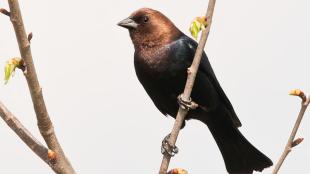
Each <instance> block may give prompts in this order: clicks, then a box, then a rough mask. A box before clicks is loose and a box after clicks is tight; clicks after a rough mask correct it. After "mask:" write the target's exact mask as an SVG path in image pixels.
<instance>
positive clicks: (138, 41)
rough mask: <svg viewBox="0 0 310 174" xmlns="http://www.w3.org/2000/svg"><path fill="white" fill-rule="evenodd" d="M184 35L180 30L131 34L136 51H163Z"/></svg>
mask: <svg viewBox="0 0 310 174" xmlns="http://www.w3.org/2000/svg"><path fill="white" fill-rule="evenodd" d="M182 34H183V33H182V32H180V31H179V30H177V29H176V30H175V32H164V31H161V32H157V33H150V34H146V35H141V34H135V33H131V34H130V35H131V39H132V42H133V44H134V47H135V50H136V51H148V50H156V49H161V48H162V47H164V46H165V45H168V44H170V43H171V42H173V41H174V40H177V38H179V37H180V36H181V35H182Z"/></svg>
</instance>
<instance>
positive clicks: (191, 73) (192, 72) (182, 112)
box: [159, 0, 216, 174]
mask: <svg viewBox="0 0 310 174" xmlns="http://www.w3.org/2000/svg"><path fill="white" fill-rule="evenodd" d="M215 2H216V0H209V5H208V10H207V14H206V17H207V20H208V26H207V28H206V29H204V30H203V31H202V34H201V38H200V41H199V44H198V47H197V50H196V53H195V57H194V59H193V62H192V65H191V66H190V67H189V69H188V76H187V80H186V85H185V89H184V92H183V95H182V99H183V100H185V101H189V99H190V96H191V92H192V89H193V85H194V81H195V78H196V74H197V70H198V67H199V64H200V60H201V56H202V53H203V50H204V47H205V44H206V41H207V39H208V36H209V32H210V27H211V23H212V17H213V12H214V6H215ZM187 112H188V111H187V110H186V109H183V108H182V107H179V110H178V113H177V116H176V120H175V122H174V125H173V129H172V132H171V134H170V138H169V144H170V145H171V146H172V147H173V146H174V145H175V143H176V140H177V137H178V135H179V132H180V129H181V126H182V124H183V122H184V118H185V116H186V115H187ZM170 159H171V156H170V155H169V154H167V153H166V154H164V156H163V159H162V163H161V166H160V170H159V174H166V173H167V170H168V166H169V162H170Z"/></svg>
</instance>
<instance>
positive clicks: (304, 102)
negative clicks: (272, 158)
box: [272, 90, 310, 174]
mask: <svg viewBox="0 0 310 174" xmlns="http://www.w3.org/2000/svg"><path fill="white" fill-rule="evenodd" d="M290 94H291V95H296V96H299V97H300V98H301V99H302V102H301V108H300V111H299V114H298V117H297V120H296V122H295V125H294V128H293V130H292V132H291V135H290V137H289V138H288V141H287V143H286V146H285V149H284V151H283V153H282V155H281V157H280V159H279V161H278V162H277V164H276V166H275V168H274V169H273V171H272V174H277V173H278V171H279V169H280V167H281V166H282V164H283V162H284V160H285V158H286V157H287V155H288V154H289V153H290V152H291V151H292V148H293V147H295V146H297V145H298V144H300V143H301V142H302V141H303V138H297V139H296V140H294V139H295V136H296V133H297V130H298V128H299V126H300V123H301V120H302V118H303V116H304V114H305V112H306V109H307V107H308V105H309V103H310V96H309V97H308V98H307V97H306V95H305V94H304V93H303V92H302V91H300V90H294V91H292V92H291V93H290Z"/></svg>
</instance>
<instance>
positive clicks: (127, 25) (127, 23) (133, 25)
mask: <svg viewBox="0 0 310 174" xmlns="http://www.w3.org/2000/svg"><path fill="white" fill-rule="evenodd" d="M117 25H118V26H121V27H124V28H127V29H135V28H137V27H138V24H137V23H136V22H135V21H134V20H132V19H130V18H126V19H124V20H122V21H120V22H119V23H117Z"/></svg>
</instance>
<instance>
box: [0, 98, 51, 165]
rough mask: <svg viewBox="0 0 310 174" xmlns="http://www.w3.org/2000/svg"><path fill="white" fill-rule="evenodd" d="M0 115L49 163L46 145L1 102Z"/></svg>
mask: <svg viewBox="0 0 310 174" xmlns="http://www.w3.org/2000/svg"><path fill="white" fill-rule="evenodd" d="M0 117H1V118H2V119H3V120H4V121H5V122H6V124H7V125H8V126H9V127H10V128H11V129H12V130H13V131H14V132H15V133H16V134H17V135H18V136H19V138H20V139H22V140H23V142H24V143H25V144H26V145H27V146H28V147H29V148H30V149H31V150H32V151H33V152H34V153H35V154H37V155H38V156H39V157H40V158H41V159H42V160H43V161H44V162H45V163H47V164H49V162H50V160H49V159H48V155H47V152H48V149H47V148H46V147H44V145H42V144H41V143H40V142H39V141H38V140H37V139H36V138H35V137H34V136H33V135H32V134H31V133H30V132H29V131H28V130H27V129H26V128H25V127H24V126H23V125H22V124H21V122H20V121H19V120H18V119H17V118H16V117H15V116H14V115H13V114H12V113H11V112H10V111H9V110H8V109H7V108H6V107H5V106H4V105H3V104H2V103H1V102H0Z"/></svg>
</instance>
